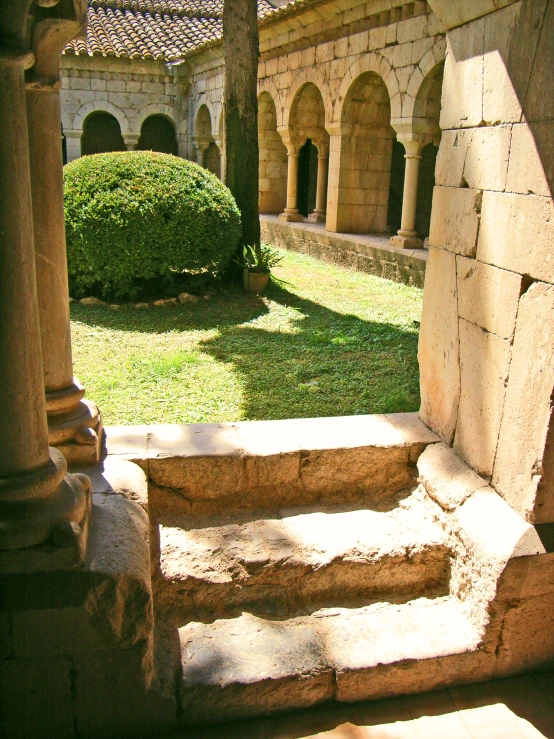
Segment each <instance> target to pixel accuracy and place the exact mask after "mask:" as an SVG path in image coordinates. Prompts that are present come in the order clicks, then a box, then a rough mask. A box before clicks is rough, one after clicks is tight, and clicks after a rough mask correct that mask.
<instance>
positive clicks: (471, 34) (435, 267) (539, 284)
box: [419, 0, 554, 523]
mask: <svg viewBox="0 0 554 739" xmlns="http://www.w3.org/2000/svg"><path fill="white" fill-rule="evenodd" d="M553 24H554V6H553V5H552V3H548V2H542V1H540V2H529V1H527V0H520V1H519V2H515V3H512V4H509V5H507V7H505V8H503V9H501V10H499V11H497V12H494V13H490V14H488V15H485V16H484V17H482V18H479V19H477V20H474V21H473V22H471V23H470V24H468V25H466V26H462V27H460V28H454V29H453V30H451V31H449V33H448V52H447V59H446V67H445V72H444V86H443V95H442V111H441V119H440V123H441V128H442V129H443V133H442V140H441V145H440V151H439V156H438V160H437V169H436V187H435V191H434V197H433V212H432V220H431V233H430V239H429V240H430V244H431V250H430V259H429V268H428V270H427V276H426V283H425V294H424V306H423V318H422V326H421V338H420V348H419V361H420V368H421V392H422V406H421V416H422V418H423V419H424V420H425V422H426V423H428V424H429V425H430V426H431V427H432V428H433V429H434V430H435V431H437V433H439V435H440V436H441V437H442V438H443V439H444V441H445V442H446V443H448V444H450V445H453V446H454V449H455V451H456V452H457V453H458V454H459V455H460V456H462V457H463V458H464V459H466V460H467V461H468V462H469V463H470V464H471V466H472V467H474V468H475V469H476V470H478V471H479V472H480V473H481V474H482V475H483V476H485V477H486V478H487V479H490V480H492V484H493V485H494V487H495V488H496V490H497V491H498V492H499V493H500V494H501V495H502V496H503V497H504V498H505V499H506V500H507V501H508V502H509V503H510V505H512V506H513V507H514V508H515V510H516V511H518V512H519V513H520V514H521V515H522V516H524V517H525V518H526V519H527V520H529V521H532V522H538V523H545V522H554V511H553V509H552V508H553V507H552V505H551V504H549V503H548V501H549V500H550V499H551V498H552V490H549V491H548V494H545V491H544V480H543V478H548V476H549V474H550V471H549V470H548V469H546V468H545V466H544V465H543V456H544V453H545V445H546V442H547V434H548V430H549V423H550V415H551V397H552V392H553V387H554V365H553V363H552V353H553V350H554V286H553V283H554V257H553V252H552V244H553V243H554V230H553V228H554V226H553V224H554V206H553V203H552V196H551V193H552V187H553V183H554V151H553V149H552V141H553V140H554V122H553V119H554V103H553V102H552V96H550V97H549V96H546V95H545V94H544V90H545V87H544V86H545V84H547V79H548V75H549V72H548V70H550V69H552V68H553V65H554V48H553V47H552V43H551V41H549V40H548V39H550V38H551V34H549V33H548V32H547V30H546V29H550V28H552V26H553ZM541 28H542V33H540V32H538V31H537V29H541ZM522 49H525V54H522ZM537 491H539V492H540V493H541V495H542V501H541V495H538V494H537ZM541 491H542V492H541Z"/></svg>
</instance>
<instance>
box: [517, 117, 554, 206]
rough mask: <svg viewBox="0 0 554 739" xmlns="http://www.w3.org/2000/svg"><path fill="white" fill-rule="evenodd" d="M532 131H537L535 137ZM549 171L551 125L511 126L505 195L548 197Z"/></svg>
mask: <svg viewBox="0 0 554 739" xmlns="http://www.w3.org/2000/svg"><path fill="white" fill-rule="evenodd" d="M536 130H538V131H539V136H538V137H537V136H536V133H535V131H536ZM534 133H535V136H534V135H533V134H534ZM548 142H550V143H548ZM545 143H546V148H545V146H544V144H545ZM553 167H554V121H550V122H547V123H543V124H539V125H536V126H533V127H530V126H529V125H528V124H527V123H522V124H520V125H517V126H514V127H513V128H512V144H511V148H510V163H509V166H508V179H507V181H506V191H507V192H514V193H522V194H523V195H529V194H533V195H543V196H544V197H550V187H549V179H548V176H547V174H550V182H551V183H552V182H553V179H552V172H553Z"/></svg>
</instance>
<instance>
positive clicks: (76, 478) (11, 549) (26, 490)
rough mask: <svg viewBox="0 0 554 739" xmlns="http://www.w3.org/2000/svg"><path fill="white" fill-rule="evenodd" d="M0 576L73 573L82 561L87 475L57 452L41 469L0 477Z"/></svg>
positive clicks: (88, 488) (88, 486)
mask: <svg viewBox="0 0 554 739" xmlns="http://www.w3.org/2000/svg"><path fill="white" fill-rule="evenodd" d="M0 491H1V493H2V495H1V496H0V573H7V572H8V573H9V572H37V571H42V570H52V569H54V570H57V569H72V568H74V567H78V566H79V565H80V564H81V563H82V561H83V558H84V555H85V550H86V542H87V536H88V525H89V523H88V522H89V519H90V507H91V483H90V480H89V478H88V477H86V475H80V474H74V475H68V474H67V462H66V460H65V459H64V457H63V455H62V454H61V453H60V451H59V450H58V449H54V448H52V447H50V448H49V457H48V459H47V461H46V462H45V463H44V464H42V465H41V466H40V467H38V468H35V469H31V470H29V471H26V472H23V473H22V474H15V475H13V476H11V477H5V478H1V479H0Z"/></svg>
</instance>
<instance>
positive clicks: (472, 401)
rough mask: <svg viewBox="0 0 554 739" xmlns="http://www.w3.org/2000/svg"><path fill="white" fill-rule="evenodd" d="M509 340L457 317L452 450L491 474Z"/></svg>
mask: <svg viewBox="0 0 554 739" xmlns="http://www.w3.org/2000/svg"><path fill="white" fill-rule="evenodd" d="M509 365H510V344H509V342H507V341H505V340H504V339H500V338H499V337H498V336H495V334H489V333H486V332H485V331H483V329H481V328H479V327H478V326H475V325H474V324H472V323H468V322H467V321H466V320H464V319H463V318H460V378H461V394H460V405H459V408H458V420H457V424H456V436H455V439H454V449H455V451H456V452H457V453H458V454H459V455H460V456H461V457H463V458H464V459H465V460H467V462H469V464H470V465H471V466H472V467H473V468H474V469H475V470H477V472H479V473H481V474H483V475H485V476H487V477H489V478H490V476H491V474H492V468H493V464H494V457H495V454H496V446H497V443H498V434H499V431H500V421H501V418H502V408H503V406H504V394H505V391H506V380H507V377H508V370H509Z"/></svg>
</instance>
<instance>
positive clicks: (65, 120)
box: [61, 105, 72, 131]
mask: <svg viewBox="0 0 554 739" xmlns="http://www.w3.org/2000/svg"><path fill="white" fill-rule="evenodd" d="M61 108H62V109H61V114H62V128H63V130H64V131H70V130H72V121H71V116H70V115H69V113H68V112H67V111H66V110H65V109H64V106H63V105H62V106H61Z"/></svg>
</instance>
